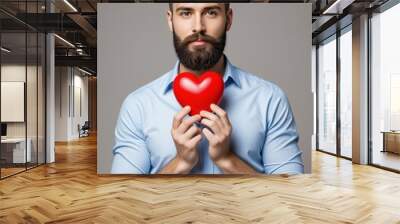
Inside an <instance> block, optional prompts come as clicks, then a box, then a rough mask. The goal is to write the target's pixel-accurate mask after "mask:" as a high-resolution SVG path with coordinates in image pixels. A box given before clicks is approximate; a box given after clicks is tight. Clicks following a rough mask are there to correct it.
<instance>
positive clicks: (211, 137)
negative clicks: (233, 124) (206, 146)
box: [202, 128, 214, 142]
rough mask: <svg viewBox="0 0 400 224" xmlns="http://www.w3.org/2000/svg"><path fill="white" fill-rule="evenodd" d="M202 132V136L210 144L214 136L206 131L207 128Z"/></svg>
mask: <svg viewBox="0 0 400 224" xmlns="http://www.w3.org/2000/svg"><path fill="white" fill-rule="evenodd" d="M202 132H203V134H204V135H205V136H206V138H207V140H208V141H209V142H211V141H212V139H213V138H214V134H213V133H211V131H210V130H208V129H207V128H203V131H202Z"/></svg>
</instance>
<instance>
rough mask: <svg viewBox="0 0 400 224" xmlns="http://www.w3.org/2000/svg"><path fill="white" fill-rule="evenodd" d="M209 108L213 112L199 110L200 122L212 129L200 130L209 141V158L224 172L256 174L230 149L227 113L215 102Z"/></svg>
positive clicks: (230, 126) (230, 130)
mask: <svg viewBox="0 0 400 224" xmlns="http://www.w3.org/2000/svg"><path fill="white" fill-rule="evenodd" d="M210 108H211V110H212V111H213V112H214V113H215V114H214V113H210V112H208V111H201V112H200V115H201V116H202V117H203V119H201V123H202V124H204V125H206V126H207V127H208V128H210V129H211V131H212V132H211V131H210V130H208V129H207V128H203V131H202V132H203V133H204V135H205V136H206V138H207V139H208V142H209V148H208V153H209V155H210V157H211V159H212V160H213V161H214V163H215V164H216V165H217V166H218V167H219V168H221V169H222V171H223V172H224V173H233V174H238V173H242V174H243V173H247V174H256V173H257V171H255V170H254V169H253V168H252V167H251V166H249V165H248V164H247V163H246V162H244V161H242V160H241V159H240V158H239V157H237V156H236V155H235V153H233V152H232V151H231V150H230V137H231V133H232V125H231V123H230V121H229V118H228V114H227V113H226V112H225V111H224V110H223V109H222V108H220V107H218V106H217V105H215V104H211V106H210Z"/></svg>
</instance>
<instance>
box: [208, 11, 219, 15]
mask: <svg viewBox="0 0 400 224" xmlns="http://www.w3.org/2000/svg"><path fill="white" fill-rule="evenodd" d="M207 14H208V15H210V16H216V15H217V14H218V13H217V11H216V10H208V12H207Z"/></svg>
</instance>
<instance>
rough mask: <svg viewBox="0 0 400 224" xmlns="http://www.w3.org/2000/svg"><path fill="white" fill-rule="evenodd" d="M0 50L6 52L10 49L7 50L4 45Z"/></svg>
mask: <svg viewBox="0 0 400 224" xmlns="http://www.w3.org/2000/svg"><path fill="white" fill-rule="evenodd" d="M1 50H2V51H4V52H6V53H10V52H11V50H9V49H7V48H5V47H1Z"/></svg>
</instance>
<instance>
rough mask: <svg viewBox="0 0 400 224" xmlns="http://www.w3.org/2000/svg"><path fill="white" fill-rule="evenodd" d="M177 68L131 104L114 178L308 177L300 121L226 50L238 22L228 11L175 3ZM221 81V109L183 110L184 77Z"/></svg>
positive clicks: (118, 138)
mask: <svg viewBox="0 0 400 224" xmlns="http://www.w3.org/2000/svg"><path fill="white" fill-rule="evenodd" d="M167 20H168V25H169V28H170V30H171V32H172V35H173V44H174V47H175V51H176V55H177V57H178V59H179V60H178V61H177V62H176V64H175V66H174V67H173V68H172V70H170V71H169V72H167V73H166V74H164V75H162V76H161V77H159V78H158V79H156V80H154V81H152V82H150V83H148V84H146V85H144V86H142V87H141V88H139V89H137V90H135V91H134V92H132V93H131V94H129V95H128V97H127V98H126V99H125V100H124V102H123V104H122V106H121V110H120V114H119V117H118V121H117V125H116V128H115V145H114V148H113V163H112V168H111V173H113V174H156V173H158V174H189V173H200V174H221V173H226V174H232V173H235V174H236V173H241V174H243V173H247V174H252V173H265V174H282V173H286V174H299V173H303V172H304V165H303V160H302V157H301V155H302V151H301V150H300V149H299V147H298V140H299V136H298V133H297V128H296V124H295V120H294V116H293V113H292V110H291V107H290V104H289V101H288V99H287V96H286V94H285V93H284V92H283V91H282V90H281V89H280V88H279V87H278V86H277V85H275V84H273V83H272V82H269V81H266V80H264V79H261V78H260V77H258V76H255V75H253V74H250V73H248V72H246V71H244V70H241V69H239V68H238V67H235V66H234V65H232V64H231V63H230V62H229V60H228V58H227V56H226V55H224V48H225V43H226V38H227V32H228V31H229V30H230V28H231V26H232V21H233V11H232V9H231V8H230V6H229V3H173V4H172V3H170V4H169V10H168V11H167ZM205 71H215V72H218V73H219V74H221V76H223V77H222V79H223V82H224V93H223V97H222V101H221V103H220V104H219V105H215V104H211V105H210V109H211V111H212V112H209V111H201V112H200V114H196V115H193V116H190V115H189V112H190V110H191V108H190V106H185V107H183V108H182V107H181V106H180V105H179V103H178V102H177V100H176V98H175V96H174V93H173V90H172V83H173V81H174V79H175V77H176V75H177V74H179V73H182V72H191V73H193V74H195V75H197V76H199V75H201V74H202V73H204V72H205Z"/></svg>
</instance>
